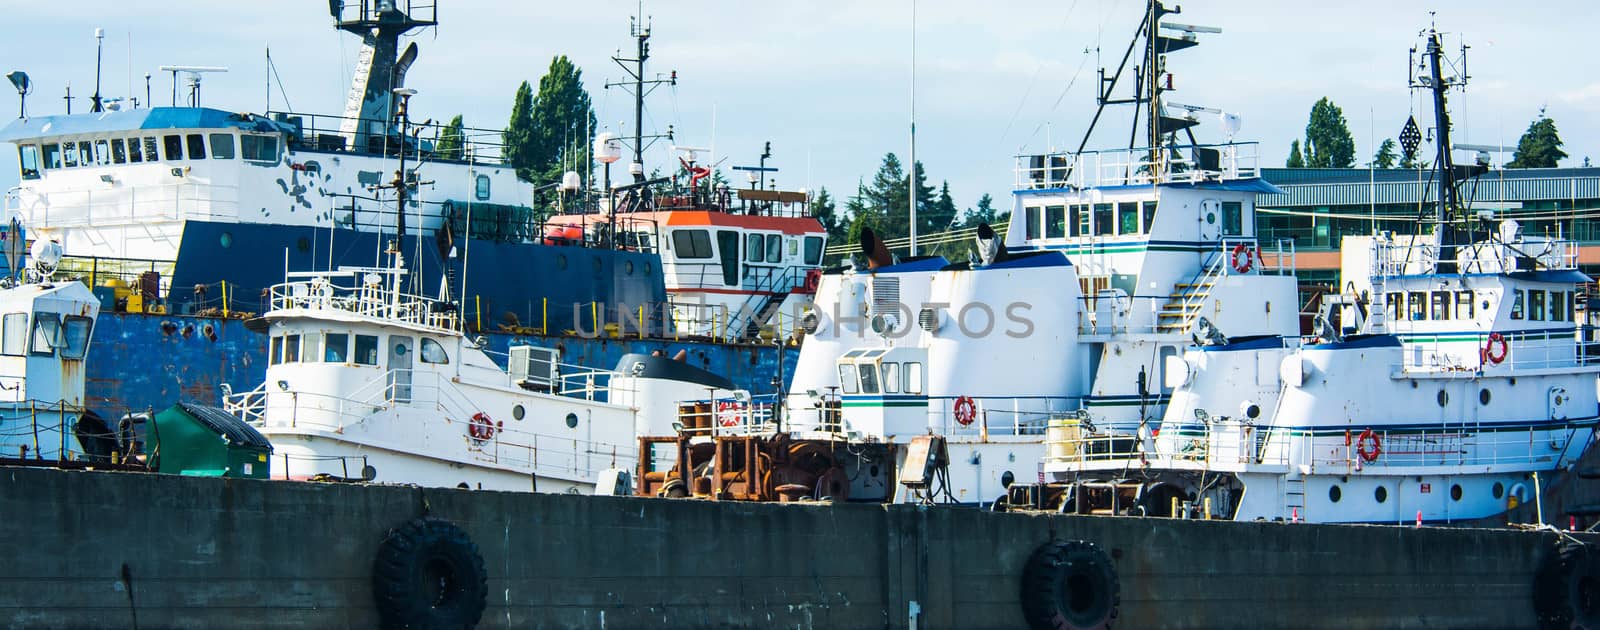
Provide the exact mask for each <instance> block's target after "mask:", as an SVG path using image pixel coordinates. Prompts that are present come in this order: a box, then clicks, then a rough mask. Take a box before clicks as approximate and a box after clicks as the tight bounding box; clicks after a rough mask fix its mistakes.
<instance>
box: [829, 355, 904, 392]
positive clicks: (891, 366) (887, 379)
mask: <svg viewBox="0 0 1600 630" xmlns="http://www.w3.org/2000/svg"><path fill="white" fill-rule="evenodd" d="M839 385H840V386H841V387H842V388H843V389H844V393H846V394H854V393H857V392H859V393H862V394H899V393H906V394H921V393H922V363H921V362H918V361H907V362H905V363H896V362H894V361H885V362H883V363H880V364H874V363H841V364H840V365H839Z"/></svg>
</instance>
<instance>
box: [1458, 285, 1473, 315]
mask: <svg viewBox="0 0 1600 630" xmlns="http://www.w3.org/2000/svg"><path fill="white" fill-rule="evenodd" d="M1472 317H1473V314H1472V292H1471V291H1456V319H1472Z"/></svg>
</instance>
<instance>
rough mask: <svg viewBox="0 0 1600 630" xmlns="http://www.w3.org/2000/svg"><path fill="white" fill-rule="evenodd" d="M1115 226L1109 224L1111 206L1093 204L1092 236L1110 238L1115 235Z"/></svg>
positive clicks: (1107, 204)
mask: <svg viewBox="0 0 1600 630" xmlns="http://www.w3.org/2000/svg"><path fill="white" fill-rule="evenodd" d="M1116 229H1117V225H1116V224H1115V223H1112V222H1111V204H1109V203H1097V204H1094V234H1095V236H1110V235H1112V234H1115V233H1116Z"/></svg>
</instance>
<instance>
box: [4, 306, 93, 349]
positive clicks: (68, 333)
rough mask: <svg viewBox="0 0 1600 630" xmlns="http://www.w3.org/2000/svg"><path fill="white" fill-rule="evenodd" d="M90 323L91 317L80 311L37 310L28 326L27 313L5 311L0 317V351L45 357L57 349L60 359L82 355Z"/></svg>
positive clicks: (87, 345)
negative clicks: (59, 312)
mask: <svg viewBox="0 0 1600 630" xmlns="http://www.w3.org/2000/svg"><path fill="white" fill-rule="evenodd" d="M93 325H94V320H92V319H89V318H87V317H83V316H80V315H67V316H65V317H60V316H58V315H56V314H55V313H38V314H36V315H34V317H33V322H32V328H31V329H30V328H29V322H28V314H27V313H6V314H5V315H4V316H3V317H0V354H4V355H7V356H14V357H20V356H23V355H31V356H45V357H48V356H54V355H55V353H56V352H60V353H61V358H63V359H82V358H83V355H84V352H85V351H87V350H88V348H89V333H90V331H91V330H90V329H91V328H93Z"/></svg>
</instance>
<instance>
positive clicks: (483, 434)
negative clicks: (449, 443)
mask: <svg viewBox="0 0 1600 630" xmlns="http://www.w3.org/2000/svg"><path fill="white" fill-rule="evenodd" d="M501 426H502V425H500V424H497V423H496V422H495V421H494V420H493V419H491V418H490V417H489V414H486V413H484V412H482V411H480V412H478V413H475V414H472V421H471V422H468V423H467V436H468V437H471V438H472V439H473V440H476V441H479V442H485V441H488V440H490V439H493V438H494V434H495V432H496V431H499V430H500V427H501Z"/></svg>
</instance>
